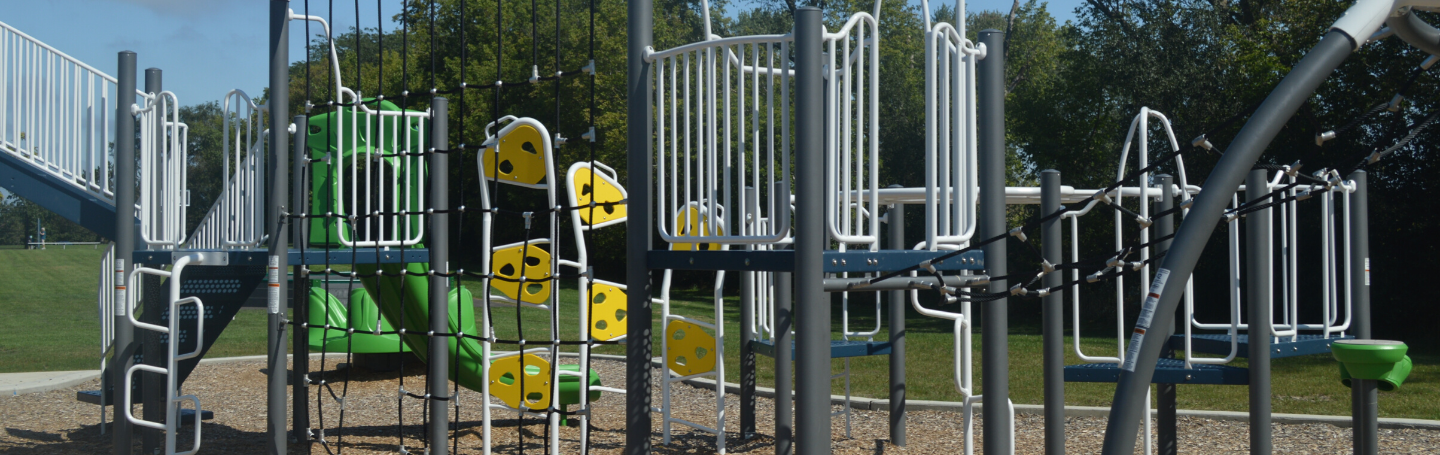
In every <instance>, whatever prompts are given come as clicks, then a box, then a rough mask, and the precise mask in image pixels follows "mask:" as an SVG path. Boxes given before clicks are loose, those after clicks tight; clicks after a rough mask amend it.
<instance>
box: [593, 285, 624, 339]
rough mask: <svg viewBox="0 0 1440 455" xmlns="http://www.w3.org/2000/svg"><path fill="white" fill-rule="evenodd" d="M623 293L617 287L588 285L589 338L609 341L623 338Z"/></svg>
mask: <svg viewBox="0 0 1440 455" xmlns="http://www.w3.org/2000/svg"><path fill="white" fill-rule="evenodd" d="M625 308H626V300H625V291H624V290H621V289H620V287H619V286H616V285H613V284H610V283H607V282H604V281H596V282H593V283H590V336H592V337H595V339H597V340H601V341H610V340H613V339H616V338H620V337H623V336H625Z"/></svg>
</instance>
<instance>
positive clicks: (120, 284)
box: [115, 259, 130, 316]
mask: <svg viewBox="0 0 1440 455" xmlns="http://www.w3.org/2000/svg"><path fill="white" fill-rule="evenodd" d="M125 285H126V280H125V260H124V259H116V260H115V315H116V316H125V315H128V314H129V313H130V298H129V297H130V293H129V289H127V288H126V286H125Z"/></svg>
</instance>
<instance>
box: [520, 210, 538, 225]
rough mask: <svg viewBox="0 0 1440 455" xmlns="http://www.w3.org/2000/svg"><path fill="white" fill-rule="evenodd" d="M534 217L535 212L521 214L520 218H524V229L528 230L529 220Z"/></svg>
mask: <svg viewBox="0 0 1440 455" xmlns="http://www.w3.org/2000/svg"><path fill="white" fill-rule="evenodd" d="M534 215H535V212H525V213H523V214H521V216H524V217H525V229H530V219H531V217H533V216H534Z"/></svg>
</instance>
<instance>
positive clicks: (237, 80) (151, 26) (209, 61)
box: [0, 0, 1083, 105]
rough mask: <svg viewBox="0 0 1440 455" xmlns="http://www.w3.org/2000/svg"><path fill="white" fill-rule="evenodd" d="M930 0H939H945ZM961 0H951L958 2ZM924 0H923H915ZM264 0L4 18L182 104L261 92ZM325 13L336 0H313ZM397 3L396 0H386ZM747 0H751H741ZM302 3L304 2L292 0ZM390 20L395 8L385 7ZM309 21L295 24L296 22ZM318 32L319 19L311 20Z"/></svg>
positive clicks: (69, 9) (16, 3)
mask: <svg viewBox="0 0 1440 455" xmlns="http://www.w3.org/2000/svg"><path fill="white" fill-rule="evenodd" d="M944 1H946V0H937V1H935V2H932V3H931V5H930V6H931V7H932V8H935V7H938V6H939V5H940V3H941V2H944ZM953 1H954V0H949V2H953ZM910 2H911V3H915V4H918V3H919V0H910ZM1012 2H1013V0H970V1H969V2H967V7H968V9H969V10H970V11H972V12H974V11H981V10H999V11H1009V10H1010V5H1011V3H1012ZM1082 2H1083V0H1050V1H1049V4H1050V7H1049V9H1050V14H1051V15H1053V16H1055V18H1056V20H1057V21H1058V22H1062V23H1063V22H1064V21H1065V20H1068V19H1072V18H1073V17H1074V13H1073V11H1074V9H1075V7H1076V6H1079V5H1080V4H1082ZM269 3H270V2H269V1H265V0H25V1H20V0H5V7H4V8H3V9H0V22H5V23H7V24H9V25H10V26H11V27H15V28H17V29H19V30H20V31H22V32H25V33H26V34H28V35H30V36H33V37H35V38H36V39H39V40H40V41H43V42H45V43H46V44H49V45H50V46H52V47H55V48H56V49H59V50H60V51H62V52H65V53H66V54H69V55H71V56H73V57H75V58H77V59H79V60H80V61H82V62H85V63H87V64H89V65H91V66H94V67H96V68H98V69H100V70H101V71H104V72H106V73H109V74H112V75H113V74H114V72H115V64H116V63H115V62H116V53H117V52H119V51H122V50H131V51H135V52H136V53H137V54H138V57H137V58H138V63H139V68H140V69H141V70H142V74H143V69H145V68H150V67H156V68H160V69H161V70H164V80H165V89H167V90H170V91H172V92H175V94H176V95H177V96H179V98H180V102H181V103H182V104H187V105H188V104H196V103H200V102H204V101H213V100H218V99H220V97H222V96H223V95H224V94H225V92H227V91H229V90H231V89H235V88H239V89H242V90H245V91H246V92H247V93H250V94H251V95H253V96H258V95H259V94H260V90H261V88H262V87H264V86H265V82H266V71H267V61H268V58H269V57H268V55H267V53H266V50H265V46H266V40H267V38H266V36H267V35H268V33H269V32H268V30H269V25H268V20H267V19H266V17H267V16H266V14H267V11H268V9H269ZM310 3H311V8H312V11H315V12H316V13H317V14H320V15H328V14H324V13H322V12H321V8H325V7H326V5H328V3H329V0H310ZM335 3H337V5H336V12H335V16H334V18H333V20H334V22H336V24H335V25H336V28H337V29H338V30H345V29H347V28H349V27H351V26H353V25H355V17H354V16H355V13H354V5H355V2H353V1H345V0H341V1H338V2H335ZM375 3H376V2H375V1H374V0H364V1H361V2H360V4H361V5H360V6H361V12H360V16H361V18H362V21H361V25H362V26H364V27H375V26H376V25H377V21H378V19H377V11H376V9H375V8H376V4H375ZM385 3H387V6H388V5H397V4H398V2H396V1H393V0H392V1H386V2H385ZM740 3H742V4H743V3H744V0H741V1H740ZM291 7H292V8H294V9H296V10H302V9H303V8H304V2H303V1H302V0H293V1H292V6H291ZM381 12H382V13H383V15H384V17H385V20H386V21H387V24H385V25H386V26H387V27H390V26H392V24H389V23H388V21H389V18H390V16H392V15H393V14H394V12H393V11H381ZM303 26H304V25H303V24H302V23H299V22H295V23H293V24H292V28H293V29H299V28H300V27H303ZM312 31H315V32H317V33H318V31H319V27H315V26H312ZM299 35H301V33H293V32H292V44H291V49H292V51H291V52H292V54H294V55H299V52H298V50H299V49H300V46H301V38H300V36H299Z"/></svg>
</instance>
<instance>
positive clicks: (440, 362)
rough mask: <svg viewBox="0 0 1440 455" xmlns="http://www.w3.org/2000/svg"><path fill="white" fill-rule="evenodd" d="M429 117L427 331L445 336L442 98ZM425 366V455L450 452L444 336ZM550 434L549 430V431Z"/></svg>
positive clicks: (433, 344)
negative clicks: (427, 422) (427, 443)
mask: <svg viewBox="0 0 1440 455" xmlns="http://www.w3.org/2000/svg"><path fill="white" fill-rule="evenodd" d="M430 109H431V110H432V112H433V117H432V118H431V121H430V152H431V153H430V156H429V167H430V170H429V173H428V176H429V178H430V206H431V208H433V209H435V211H434V213H431V214H430V232H429V234H430V241H429V242H428V243H429V244H430V245H429V246H430V270H433V271H434V273H432V274H431V275H430V330H431V332H433V333H449V332H450V331H451V330H450V305H449V300H450V286H449V278H448V277H445V276H443V275H442V274H445V273H450V229H449V227H450V215H449V214H447V213H445V211H446V210H449V209H450V193H449V191H450V167H449V160H450V158H449V157H450V155H448V154H446V153H440V151H444V150H449V149H450V127H449V115H450V103H449V101H448V100H446V99H445V98H440V97H437V98H434V99H432V100H431V101H430ZM425 363H426V364H427V365H428V366H429V370H428V371H427V372H426V374H427V375H428V377H427V378H426V380H425V384H426V386H427V390H428V392H427V394H428V395H429V396H430V400H431V402H430V428H429V435H428V436H429V439H430V453H431V454H433V455H446V454H447V453H450V451H449V449H450V448H449V444H446V442H447V441H448V438H447V435H448V432H447V431H448V430H449V429H450V407H449V406H448V404H449V400H450V398H449V397H450V395H449V393H448V389H449V385H450V342H449V337H443V336H434V335H432V336H431V337H430V352H429V355H428V357H427V358H426V362H425ZM552 431H553V430H552Z"/></svg>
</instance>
